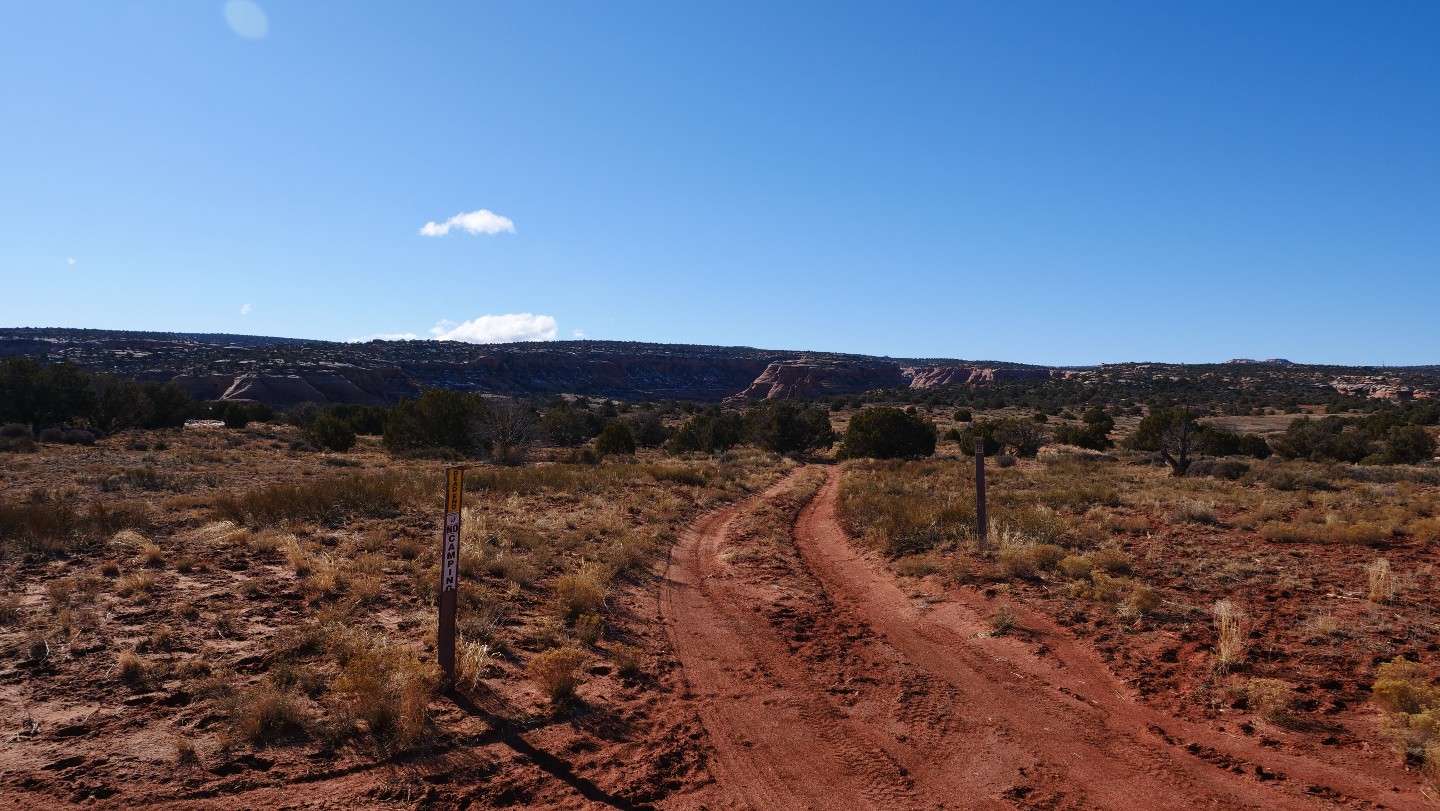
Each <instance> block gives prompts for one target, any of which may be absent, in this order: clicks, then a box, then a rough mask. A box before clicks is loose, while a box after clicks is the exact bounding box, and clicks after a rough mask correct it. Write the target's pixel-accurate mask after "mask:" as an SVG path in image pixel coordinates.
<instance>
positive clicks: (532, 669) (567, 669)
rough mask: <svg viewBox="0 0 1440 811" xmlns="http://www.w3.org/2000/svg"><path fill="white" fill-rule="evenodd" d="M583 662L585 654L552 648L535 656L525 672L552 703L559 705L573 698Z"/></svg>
mask: <svg viewBox="0 0 1440 811" xmlns="http://www.w3.org/2000/svg"><path fill="white" fill-rule="evenodd" d="M584 661H585V654H584V653H583V652H581V651H579V650H576V649H575V648H552V649H550V650H547V651H545V652H543V653H539V654H536V656H535V658H533V659H531V660H530V664H529V665H527V666H526V668H525V672H526V673H527V674H528V675H529V676H530V679H531V680H532V681H534V682H535V684H536V685H538V686H539V687H540V689H541V691H543V692H544V693H545V695H547V696H549V698H550V700H551V701H552V702H554V703H556V704H560V703H563V702H565V701H569V700H570V699H572V698H574V697H575V689H576V688H577V687H579V686H580V665H581V664H583V663H584Z"/></svg>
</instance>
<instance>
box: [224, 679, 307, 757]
mask: <svg viewBox="0 0 1440 811" xmlns="http://www.w3.org/2000/svg"><path fill="white" fill-rule="evenodd" d="M221 689H222V690H228V689H229V685H228V684H227V685H225V686H224V687H223V688H221ZM226 703H227V704H228V705H229V711H230V727H231V730H232V732H233V733H234V734H236V735H238V736H239V737H240V738H242V739H244V740H246V741H248V742H250V743H251V744H254V745H255V746H264V745H265V744H270V743H278V742H281V741H288V740H302V739H304V738H306V737H308V736H309V735H310V733H311V732H312V731H313V730H314V728H315V713H314V711H313V710H311V708H310V706H309V704H308V703H307V702H306V701H305V699H304V698H303V697H301V696H299V695H297V694H295V693H293V692H291V691H289V690H286V689H284V688H281V687H278V686H276V685H275V684H273V683H272V682H270V681H263V682H261V683H260V684H258V685H255V686H254V687H251V688H248V689H245V690H241V691H240V692H239V693H235V694H234V695H233V697H232V698H230V699H229V701H228V702H226Z"/></svg>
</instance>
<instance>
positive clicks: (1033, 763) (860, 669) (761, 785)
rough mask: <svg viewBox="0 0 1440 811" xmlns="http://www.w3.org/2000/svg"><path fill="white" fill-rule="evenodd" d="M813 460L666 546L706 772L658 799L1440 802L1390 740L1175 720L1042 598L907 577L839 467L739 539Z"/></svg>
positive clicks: (731, 803)
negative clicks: (866, 539) (894, 567)
mask: <svg viewBox="0 0 1440 811" xmlns="http://www.w3.org/2000/svg"><path fill="white" fill-rule="evenodd" d="M807 470H809V471H812V472H810V473H808V474H807V473H806V471H807ZM813 470H814V469H813V468H808V469H802V470H801V471H800V472H799V473H797V474H793V475H792V476H791V477H790V478H789V479H787V480H785V481H782V482H780V483H779V484H777V485H776V486H775V487H773V488H771V489H770V490H768V491H766V492H765V493H763V494H761V495H759V496H757V497H755V498H752V499H750V500H749V501H747V502H744V503H741V504H737V505H734V506H731V507H728V508H726V509H723V510H720V511H717V512H715V513H711V514H710V515H708V516H706V517H704V518H703V519H701V520H700V521H699V522H698V523H697V524H696V526H695V527H694V528H693V530H692V531H691V532H689V533H687V535H686V536H685V538H684V539H683V540H682V541H681V543H680V544H679V545H678V546H677V547H676V549H675V550H674V552H673V555H672V558H671V560H670V563H669V565H668V567H667V570H666V576H665V578H664V581H663V584H662V593H661V608H660V611H661V616H662V619H663V620H664V622H665V624H666V627H667V632H668V634H669V637H670V641H671V643H672V645H673V647H674V650H675V655H676V659H677V660H678V661H679V663H680V665H681V667H682V668H683V674H684V683H685V686H686V696H685V700H686V701H687V702H688V703H691V704H692V705H693V706H694V708H695V710H696V712H697V713H698V715H699V717H700V719H701V721H702V722H703V725H704V728H705V731H706V735H707V737H708V742H709V746H710V748H711V756H710V762H709V771H710V773H711V775H712V776H713V778H714V783H713V784H711V785H709V786H706V787H704V788H702V789H700V790H699V791H695V792H690V793H685V794H681V795H678V796H674V797H671V798H670V799H669V800H668V801H666V802H665V803H664V805H665V806H666V807H679V808H684V807H690V808H714V809H719V808H726V809H729V808H736V809H740V808H750V809H755V810H756V811H769V810H770V809H801V808H808V809H841V808H846V809H848V808H856V809H866V808H871V809H911V808H914V809H930V808H953V809H969V808H1017V807H1018V808H1075V809H1081V808H1086V809H1088V808H1110V809H1172V808H1173V809H1179V808H1224V809H1234V808H1267V809H1268V808H1297V809H1298V808H1309V809H1314V808H1381V807H1383V808H1417V809H1418V808H1432V807H1434V806H1433V805H1432V804H1431V803H1430V801H1429V800H1428V799H1427V798H1426V797H1425V796H1424V795H1423V794H1422V793H1421V792H1420V790H1419V789H1418V787H1417V786H1416V785H1415V783H1414V780H1413V778H1406V777H1404V776H1403V774H1402V773H1401V770H1400V769H1399V767H1398V766H1397V765H1396V764H1395V762H1394V761H1395V758H1394V756H1393V755H1391V754H1390V753H1388V752H1374V753H1367V752H1357V751H1354V750H1344V751H1328V750H1320V749H1307V748H1300V747H1293V746H1280V747H1276V746H1266V745H1264V744H1263V743H1262V742H1261V741H1258V740H1255V739H1253V738H1245V737H1241V736H1240V735H1237V734H1231V733H1227V732H1225V731H1223V728H1220V727H1218V726H1217V725H1205V724H1195V723H1188V722H1185V721H1182V720H1180V719H1177V718H1175V717H1172V716H1169V715H1167V714H1164V713H1161V712H1158V711H1156V710H1153V709H1151V708H1149V707H1147V706H1146V705H1144V704H1142V703H1141V702H1140V701H1139V700H1138V699H1137V698H1136V696H1135V693H1134V691H1133V690H1131V689H1129V688H1128V687H1126V686H1125V685H1124V684H1123V683H1122V682H1121V680H1119V679H1118V678H1116V677H1115V676H1114V675H1113V674H1112V673H1111V672H1110V671H1109V670H1107V669H1106V667H1105V666H1104V665H1103V664H1102V662H1101V661H1100V659H1099V658H1098V656H1097V655H1096V654H1095V653H1094V651H1093V650H1091V649H1090V648H1088V647H1086V646H1084V645H1083V644H1081V643H1078V642H1076V641H1075V640H1073V639H1071V638H1070V637H1068V636H1067V635H1066V634H1065V633H1064V632H1063V631H1062V630H1060V629H1059V628H1057V627H1056V626H1055V625H1054V624H1052V623H1050V622H1049V621H1048V619H1047V618H1045V617H1041V616H1036V615H1032V614H1029V613H1025V612H1021V614H1020V618H1019V622H1018V625H1019V627H1020V628H1021V629H1022V633H1020V634H1018V635H1016V636H1013V637H992V636H990V635H988V634H987V633H986V631H987V630H988V628H989V623H988V618H989V616H990V612H991V611H993V605H988V604H987V603H986V601H985V599H984V598H983V597H981V596H979V595H978V594H976V595H971V594H968V593H960V594H952V595H951V599H948V600H946V601H942V602H939V603H935V604H930V603H929V602H926V601H919V600H915V599H912V598H911V597H909V596H907V594H906V593H905V592H904V591H902V589H901V587H900V586H899V585H898V584H897V582H896V581H895V579H894V577H893V576H892V575H891V574H889V573H888V572H887V571H885V570H884V569H883V567H882V566H881V565H879V563H878V562H877V561H876V560H874V559H873V558H871V557H868V556H866V555H862V554H861V553H860V551H859V550H858V547H857V546H856V545H855V544H854V543H853V542H852V541H851V540H850V539H849V538H848V537H847V536H846V534H845V533H844V531H843V530H842V529H841V528H840V526H839V524H838V523H837V521H836V518H835V505H836V491H837V487H838V483H839V471H838V470H837V469H834V468H831V469H829V470H828V471H826V472H825V474H824V481H823V483H822V484H821V485H820V487H819V490H818V492H817V493H816V494H815V496H814V497H813V498H812V499H810V500H809V502H808V503H807V504H805V506H804V508H803V509H801V510H800V511H799V513H798V516H797V517H796V518H795V519H794V523H793V526H792V527H791V530H790V532H789V533H785V536H786V537H785V542H783V543H773V542H767V543H761V542H756V543H758V544H759V546H758V548H747V546H746V544H747V541H746V539H745V538H744V537H743V534H742V533H738V532H737V526H738V525H739V524H742V523H743V519H744V517H745V516H746V515H747V514H751V513H753V512H754V511H755V510H757V509H760V508H762V507H763V506H764V505H765V504H766V503H767V502H771V501H774V500H775V499H778V498H781V497H783V496H784V495H785V493H787V492H788V490H789V488H790V487H791V486H792V485H793V484H794V483H795V481H796V479H797V477H798V476H802V475H816V474H814V473H813Z"/></svg>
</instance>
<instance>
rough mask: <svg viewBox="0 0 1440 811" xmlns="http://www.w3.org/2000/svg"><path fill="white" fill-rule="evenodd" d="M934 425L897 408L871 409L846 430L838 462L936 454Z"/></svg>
mask: <svg viewBox="0 0 1440 811" xmlns="http://www.w3.org/2000/svg"><path fill="white" fill-rule="evenodd" d="M935 440H936V431H935V424H934V423H932V422H930V421H929V420H927V419H925V418H923V417H920V416H918V415H914V414H906V413H905V412H904V411H901V410H900V409H898V408H889V407H883V406H882V407H880V408H868V409H865V410H864V411H861V412H860V413H859V414H856V415H855V416H854V417H853V418H851V420H850V425H849V426H848V427H847V428H846V429H845V438H844V440H843V441H842V442H841V444H840V451H839V453H838V454H837V458H840V459H859V458H865V457H869V458H873V459H895V458H913V457H919V456H930V455H932V454H934V453H935Z"/></svg>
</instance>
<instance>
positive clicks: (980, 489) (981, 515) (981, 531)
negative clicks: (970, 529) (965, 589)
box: [975, 439, 990, 550]
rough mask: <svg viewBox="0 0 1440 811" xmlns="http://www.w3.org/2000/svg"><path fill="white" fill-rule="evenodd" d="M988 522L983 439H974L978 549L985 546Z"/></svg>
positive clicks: (976, 536)
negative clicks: (986, 517)
mask: <svg viewBox="0 0 1440 811" xmlns="http://www.w3.org/2000/svg"><path fill="white" fill-rule="evenodd" d="M989 527H990V525H989V523H988V522H986V520H985V440H983V439H977V440H975V528H976V534H975V538H976V541H977V544H978V546H979V548H980V549H982V550H983V549H984V548H985V540H986V535H988V533H989Z"/></svg>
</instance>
